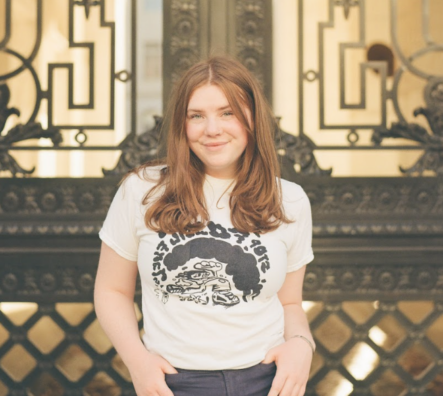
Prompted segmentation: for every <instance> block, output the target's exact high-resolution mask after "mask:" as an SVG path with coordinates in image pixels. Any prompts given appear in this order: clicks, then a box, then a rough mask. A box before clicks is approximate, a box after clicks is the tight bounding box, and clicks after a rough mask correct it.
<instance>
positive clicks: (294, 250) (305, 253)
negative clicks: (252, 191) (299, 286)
mask: <svg viewBox="0 0 443 396" xmlns="http://www.w3.org/2000/svg"><path fill="white" fill-rule="evenodd" d="M292 205H293V206H294V207H293V210H292V211H291V212H292V213H293V214H294V215H295V216H294V217H295V222H294V223H292V224H291V226H293V229H294V232H293V233H292V235H293V240H292V245H291V246H290V248H289V250H288V267H287V272H293V271H296V270H298V269H300V268H301V267H303V266H304V265H306V264H308V263H310V262H311V261H312V260H313V259H314V253H313V251H312V215H311V205H310V203H309V198H308V196H307V195H306V193H305V192H304V191H302V195H301V197H300V198H299V199H298V200H297V201H296V202H294V203H293V204H291V206H292Z"/></svg>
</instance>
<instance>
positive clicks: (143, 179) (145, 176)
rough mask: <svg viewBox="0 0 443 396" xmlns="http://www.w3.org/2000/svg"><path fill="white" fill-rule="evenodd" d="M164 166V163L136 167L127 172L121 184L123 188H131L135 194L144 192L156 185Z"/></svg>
mask: <svg viewBox="0 0 443 396" xmlns="http://www.w3.org/2000/svg"><path fill="white" fill-rule="evenodd" d="M165 168H166V166H165V165H153V166H144V167H141V168H138V169H136V170H134V171H133V172H131V173H130V174H128V175H127V176H126V178H125V179H124V180H123V182H122V183H121V185H122V187H123V188H125V189H126V188H127V189H129V190H131V192H132V193H133V194H134V195H136V196H138V195H140V194H146V193H147V192H148V191H149V190H150V189H151V188H152V187H154V186H156V185H157V183H158V182H159V180H160V177H161V174H162V171H163V169H165Z"/></svg>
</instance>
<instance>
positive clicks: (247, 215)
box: [133, 56, 290, 234]
mask: <svg viewBox="0 0 443 396" xmlns="http://www.w3.org/2000/svg"><path fill="white" fill-rule="evenodd" d="M206 84H212V85H216V86H217V87H219V88H220V89H221V90H222V91H223V92H224V94H225V95H226V98H227V99H228V102H229V104H230V106H231V108H232V111H233V113H234V115H235V116H236V117H237V118H238V119H239V121H240V122H241V123H242V125H243V126H244V128H245V129H246V131H247V133H248V143H247V146H246V149H245V151H244V153H243V154H242V156H241V157H240V159H239V163H238V170H237V176H236V179H235V185H234V187H233V190H232V192H231V193H230V200H229V203H230V209H231V222H232V224H233V226H234V227H235V228H236V229H237V230H238V231H241V232H257V233H266V232H269V231H272V230H275V229H276V228H278V227H279V225H280V224H282V223H289V222H290V220H288V218H287V217H286V216H285V213H284V210H283V206H282V194H281V185H280V168H279V165H278V161H277V154H276V152H275V149H274V139H273V138H274V133H275V130H276V124H275V119H274V117H273V115H272V111H271V109H270V107H269V105H268V104H267V102H266V99H265V98H264V95H263V93H262V91H261V88H260V86H259V84H258V82H257V81H256V80H255V78H254V77H253V76H252V75H251V73H250V72H249V71H248V70H247V69H246V67H244V66H243V65H242V64H241V63H239V62H238V61H236V60H234V59H231V58H228V57H223V56H216V57H212V58H210V59H208V60H206V61H202V62H199V63H197V64H195V65H194V66H192V67H191V68H190V69H189V70H188V71H187V72H186V73H185V74H184V75H183V76H182V78H181V79H180V81H179V82H178V83H177V85H176V87H175V89H174V92H173V94H172V96H171V99H170V102H169V106H168V109H167V112H166V117H165V122H164V123H163V127H162V128H163V132H166V133H167V156H166V159H165V160H160V161H157V162H155V163H153V162H150V163H147V164H144V165H141V166H140V167H138V168H137V169H135V170H134V171H133V172H135V173H137V174H140V171H141V170H147V168H148V167H150V166H152V165H155V164H160V163H161V164H165V165H166V166H165V167H164V168H163V169H162V171H161V172H160V178H159V179H158V181H157V183H156V185H155V186H154V187H153V188H152V189H151V190H150V191H149V192H148V193H147V194H146V196H145V197H144V200H143V204H145V205H147V204H149V206H148V209H147V211H146V214H145V223H146V225H147V227H149V228H151V229H152V230H154V231H157V232H166V233H168V234H169V233H174V232H180V233H182V234H192V233H195V232H197V231H201V230H202V229H203V228H204V227H205V226H206V225H207V223H208V222H209V220H210V219H209V214H208V210H207V207H206V201H205V197H204V193H203V182H204V177H205V167H204V164H203V163H202V162H201V161H200V159H199V158H198V157H197V156H196V155H195V154H194V153H193V152H192V151H191V149H190V148H189V144H188V140H187V135H186V117H187V108H188V103H189V100H190V98H191V95H192V94H193V92H194V91H195V90H196V89H197V88H199V87H201V86H203V85H206ZM245 106H246V107H247V108H248V109H249V111H250V113H251V117H250V118H251V125H250V123H249V121H248V117H247V115H246V114H245V112H244V110H243V109H244V107H245ZM156 193H158V194H156ZM154 196H155V197H154Z"/></svg>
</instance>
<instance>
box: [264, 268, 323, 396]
mask: <svg viewBox="0 0 443 396" xmlns="http://www.w3.org/2000/svg"><path fill="white" fill-rule="evenodd" d="M305 270H306V266H303V267H302V268H300V269H299V270H297V271H294V272H290V273H288V274H287V275H286V279H285V282H284V283H283V286H282V288H281V289H280V291H279V293H278V297H279V299H280V302H281V303H282V305H283V309H284V315H285V340H286V342H285V343H284V344H281V345H279V346H277V347H275V348H272V349H271V350H270V351H269V352H268V353H267V354H266V357H265V359H264V361H263V363H270V362H272V361H275V363H276V365H277V373H276V375H275V378H274V381H273V382H272V388H271V390H270V392H269V395H268V396H277V395H279V396H303V395H304V393H305V389H306V383H307V381H308V377H309V369H310V367H311V362H312V348H311V346H310V345H309V342H308V341H307V340H309V341H310V342H311V345H312V346H313V347H314V348H315V344H314V340H313V338H312V335H311V332H310V330H309V323H308V320H307V318H306V315H305V312H304V311H303V308H302V287H303V278H304V275H305ZM294 336H303V337H304V338H306V339H307V340H306V339H303V338H301V337H294Z"/></svg>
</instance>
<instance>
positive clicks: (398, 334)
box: [369, 315, 406, 351]
mask: <svg viewBox="0 0 443 396" xmlns="http://www.w3.org/2000/svg"><path fill="white" fill-rule="evenodd" d="M405 337H406V331H405V329H404V328H403V327H402V326H401V325H400V323H398V321H397V319H395V318H394V317H393V316H391V315H386V316H385V317H384V318H383V319H382V320H380V322H378V324H377V326H374V327H372V328H371V330H369V338H370V339H371V340H372V341H374V343H376V344H377V345H378V346H380V347H382V348H383V349H385V350H387V351H392V350H393V349H395V348H396V347H397V346H398V345H399V344H400V343H401V342H402V341H403V340H404V339H405Z"/></svg>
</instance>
